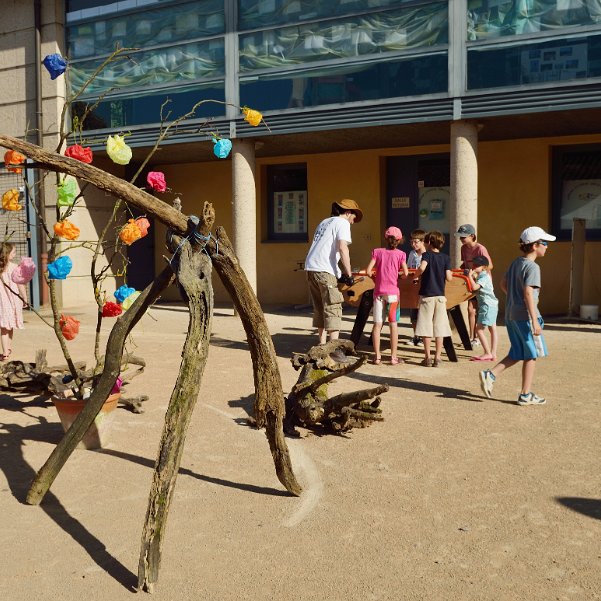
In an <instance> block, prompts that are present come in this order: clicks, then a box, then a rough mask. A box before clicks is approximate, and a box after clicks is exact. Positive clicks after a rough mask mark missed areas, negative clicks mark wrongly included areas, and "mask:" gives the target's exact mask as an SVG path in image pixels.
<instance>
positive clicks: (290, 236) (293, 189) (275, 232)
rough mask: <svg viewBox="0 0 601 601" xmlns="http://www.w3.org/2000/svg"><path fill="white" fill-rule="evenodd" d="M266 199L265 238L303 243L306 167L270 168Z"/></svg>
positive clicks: (305, 224)
mask: <svg viewBox="0 0 601 601" xmlns="http://www.w3.org/2000/svg"><path fill="white" fill-rule="evenodd" d="M267 197H268V201H267V214H268V227H267V239H268V240H273V241H299V242H306V241H307V240H308V238H307V208H308V201H307V165H306V164H305V163H295V164H289V165H269V166H268V167H267Z"/></svg>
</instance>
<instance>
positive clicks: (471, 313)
mask: <svg viewBox="0 0 601 601" xmlns="http://www.w3.org/2000/svg"><path fill="white" fill-rule="evenodd" d="M455 236H457V237H458V238H459V239H460V240H461V265H460V267H461V269H464V270H466V272H467V271H468V270H470V269H472V268H473V266H474V259H475V258H476V257H486V258H487V259H488V270H489V271H490V270H491V269H492V259H491V258H490V255H489V254H488V251H487V250H486V247H485V246H484V245H483V244H480V242H478V241H477V238H476V228H475V227H474V226H473V225H472V224H471V223H464V224H463V225H460V226H459V227H458V228H457V231H456V232H455ZM477 314H478V301H477V300H476V299H475V298H472V299H471V300H469V301H468V303H467V317H468V322H469V329H470V340H471V341H472V346H477V345H478V344H480V342H479V340H478V338H477V337H476V315H477Z"/></svg>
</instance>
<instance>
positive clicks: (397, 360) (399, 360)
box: [390, 357, 405, 365]
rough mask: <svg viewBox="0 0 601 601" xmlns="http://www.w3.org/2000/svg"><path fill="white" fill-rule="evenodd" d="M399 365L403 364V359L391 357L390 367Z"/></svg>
mask: <svg viewBox="0 0 601 601" xmlns="http://www.w3.org/2000/svg"><path fill="white" fill-rule="evenodd" d="M400 363H405V360H404V359H398V358H397V357H392V358H391V359H390V365H399V364H400Z"/></svg>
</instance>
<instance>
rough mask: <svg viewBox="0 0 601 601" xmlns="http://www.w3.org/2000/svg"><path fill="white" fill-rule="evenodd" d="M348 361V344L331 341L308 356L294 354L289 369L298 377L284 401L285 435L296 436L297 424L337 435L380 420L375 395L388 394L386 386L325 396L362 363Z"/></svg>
mask: <svg viewBox="0 0 601 601" xmlns="http://www.w3.org/2000/svg"><path fill="white" fill-rule="evenodd" d="M350 357H357V353H356V352H355V345H354V344H353V343H352V342H351V341H350V340H333V341H331V342H328V343H327V344H321V345H318V346H314V347H312V348H311V349H310V350H309V352H308V353H294V355H293V357H292V365H293V367H294V368H295V369H296V370H299V369H300V375H299V377H298V380H297V382H296V384H295V385H294V387H293V388H292V390H291V392H290V394H289V395H288V398H287V399H286V419H285V422H284V431H285V432H286V434H288V435H289V436H299V433H298V431H297V430H296V429H295V427H294V426H295V425H296V424H298V423H300V424H303V425H305V426H308V427H315V426H320V427H324V428H326V429H328V430H330V431H333V432H338V433H341V432H348V431H349V430H351V429H352V428H365V427H367V426H369V425H370V424H371V423H372V422H374V421H382V420H383V419H384V418H383V417H382V410H381V409H380V401H381V399H380V397H379V396H378V395H380V394H383V393H384V392H387V391H388V389H389V386H388V384H383V385H381V386H376V387H375V388H368V389H365V390H356V391H354V392H347V393H342V394H339V395H336V396H333V397H329V396H328V384H329V383H330V382H331V381H332V380H334V379H336V378H339V377H340V376H344V375H346V374H349V373H352V372H353V371H355V370H356V369H358V368H359V367H361V366H362V365H363V364H364V363H365V360H366V358H365V356H363V357H361V358H357V359H355V360H352V359H350ZM340 359H342V361H341V360H340ZM374 397H375V398H374ZM369 399H374V400H373V401H371V402H370V400H369Z"/></svg>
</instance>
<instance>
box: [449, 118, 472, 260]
mask: <svg viewBox="0 0 601 601" xmlns="http://www.w3.org/2000/svg"><path fill="white" fill-rule="evenodd" d="M450 218H451V219H450V233H449V235H450V238H451V240H450V251H451V266H452V267H459V264H460V263H461V251H460V248H461V242H460V241H459V238H457V237H456V236H455V232H456V231H457V228H458V227H459V226H460V225H461V224H462V223H471V224H472V225H473V226H474V227H475V228H476V234H478V126H477V125H476V124H474V123H470V122H468V121H454V122H453V123H452V124H451V214H450Z"/></svg>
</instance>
